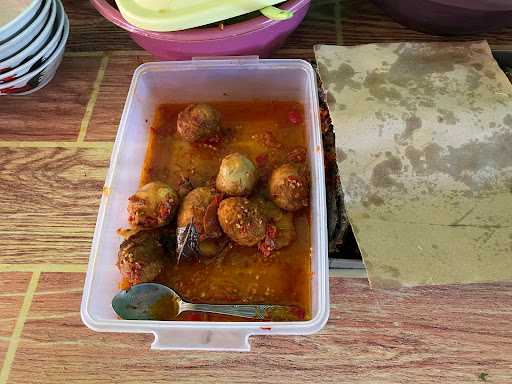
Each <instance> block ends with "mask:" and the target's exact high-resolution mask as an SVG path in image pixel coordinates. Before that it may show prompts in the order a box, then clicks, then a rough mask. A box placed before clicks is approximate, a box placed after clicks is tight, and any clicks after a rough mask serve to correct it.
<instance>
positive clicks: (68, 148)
mask: <svg viewBox="0 0 512 384" xmlns="http://www.w3.org/2000/svg"><path fill="white" fill-rule="evenodd" d="M64 3H65V7H66V10H67V12H68V14H69V16H70V19H71V36H70V39H69V42H68V50H67V53H66V55H65V58H64V61H63V63H62V66H61V67H60V69H59V72H58V75H57V76H56V78H55V79H54V80H53V82H52V83H51V84H50V85H49V86H48V87H46V88H45V89H44V90H42V91H40V92H38V93H36V94H34V95H32V96H28V97H23V98H12V97H2V98H1V99H0V117H1V119H0V156H1V161H0V191H1V198H0V215H1V217H2V220H1V221H0V244H1V247H0V314H1V316H0V368H1V371H0V383H2V384H3V383H12V384H14V383H18V384H28V383H98V382H107V383H110V382H112V383H117V382H119V383H144V382H148V383H164V382H186V383H202V382H205V383H231V382H232V383H248V382H251V383H252V382H268V383H284V382H288V383H300V382H307V383H357V382H359V383H434V382H435V383H438V382H442V383H476V382H482V381H485V380H486V381H487V382H489V383H512V283H509V284H480V285H467V286H442V287H434V288H415V289H402V290H399V291H391V292H385V291H372V290H370V289H369V287H368V283H367V281H366V280H365V279H364V278H348V277H343V276H341V277H340V274H339V273H335V272H333V273H332V274H331V279H330V283H331V284H330V285H331V317H330V320H329V322H328V324H327V326H326V327H325V329H323V330H322V331H321V332H319V333H318V334H315V335H312V336H308V337H256V338H254V339H253V340H252V352H250V353H206V352H151V351H149V344H150V342H151V341H152V336H150V335H132V334H107V333H95V332H92V331H90V330H89V329H87V328H86V327H85V326H84V325H83V324H82V322H81V320H80V315H79V308H80V299H81V292H82V286H83V281H84V272H85V270H86V263H87V260H88V256H89V249H90V245H91V238H92V234H93V230H94V225H95V220H96V214H97V209H98V203H99V199H100V194H101V191H102V186H103V182H104V178H105V174H106V170H107V167H108V165H109V157H110V152H111V149H112V142H113V140H114V135H115V132H116V129H117V125H118V122H119V117H120V114H121V110H122V107H123V104H124V99H125V96H126V93H127V89H128V85H129V82H130V79H131V76H132V72H133V70H134V69H135V68H136V67H137V65H139V64H140V63H142V62H145V61H150V60H152V58H151V56H150V55H148V54H146V53H144V52H143V51H141V50H140V49H139V48H138V47H137V46H136V45H135V44H134V43H133V42H132V41H131V40H130V39H129V38H128V36H127V34H126V33H125V32H124V31H122V30H119V29H117V28H115V27H114V26H112V25H111V24H109V23H108V22H107V21H105V20H104V19H103V18H102V17H101V16H99V14H97V13H96V11H95V10H94V9H92V7H91V6H90V5H89V2H88V1H85V0H80V1H79V0H74V1H72V0H67V1H64ZM477 38H478V39H480V38H482V36H481V37H471V36H470V37H465V38H464V39H477ZM483 38H487V39H488V41H489V43H490V44H491V45H492V47H493V48H497V49H511V50H512V29H508V30H503V31H501V32H500V33H492V34H488V35H485V36H483ZM439 39H440V38H438V37H433V36H429V35H425V34H421V33H418V32H414V31H411V30H409V29H406V28H404V27H402V26H400V25H399V24H397V23H395V22H394V21H392V20H391V19H389V18H388V17H387V16H385V15H384V14H383V13H382V12H381V11H380V10H379V9H377V8H376V7H375V6H374V5H373V4H372V3H371V2H369V1H368V0H352V1H350V0H346V1H335V0H324V1H320V0H319V1H314V2H313V5H312V9H311V11H310V13H309V14H308V16H307V18H306V19H305V21H304V22H303V24H302V25H301V26H300V27H299V29H298V30H297V31H296V32H295V33H294V34H293V35H292V36H291V37H290V38H289V40H288V42H287V43H286V45H285V46H284V47H283V48H282V49H280V50H279V51H278V52H276V55H275V56H276V57H301V58H307V59H309V58H312V56H313V52H312V45H313V44H315V43H330V44H336V43H337V44H360V43H370V42H377V41H380V42H385V41H387V42H389V41H401V40H409V41H410V40H439Z"/></svg>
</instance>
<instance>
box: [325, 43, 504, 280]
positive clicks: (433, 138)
mask: <svg viewBox="0 0 512 384" xmlns="http://www.w3.org/2000/svg"><path fill="white" fill-rule="evenodd" d="M315 55H316V59H317V63H318V67H319V72H320V77H321V79H322V83H323V87H324V89H325V91H326V92H327V100H328V104H329V110H330V114H331V118H332V120H333V124H334V127H335V134H336V152H337V161H338V166H339V168H340V174H341V179H342V181H341V183H342V187H343V189H344V192H345V203H346V208H347V213H348V217H349V220H350V222H351V224H352V226H353V228H354V232H355V235H356V238H357V241H358V244H359V247H360V249H361V253H362V254H363V260H364V262H365V264H366V267H367V271H368V276H369V279H370V283H371V285H372V286H373V287H384V288H385V287H399V286H414V285H428V284H449V283H472V282H488V281H503V280H512V86H511V84H510V82H509V81H508V79H507V78H506V76H505V75H504V73H503V72H502V71H501V70H500V68H499V67H498V65H497V63H496V62H495V60H494V59H493V57H492V55H491V52H490V49H489V46H488V45H487V43H486V42H469V43H397V44H370V45H363V46H355V47H339V46H326V45H320V46H316V47H315Z"/></svg>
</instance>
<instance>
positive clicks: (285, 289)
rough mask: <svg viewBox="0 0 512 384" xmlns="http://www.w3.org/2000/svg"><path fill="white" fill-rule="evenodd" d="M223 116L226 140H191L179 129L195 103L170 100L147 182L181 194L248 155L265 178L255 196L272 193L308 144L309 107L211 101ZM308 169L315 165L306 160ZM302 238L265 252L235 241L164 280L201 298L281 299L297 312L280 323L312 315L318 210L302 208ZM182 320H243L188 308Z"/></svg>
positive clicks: (162, 112) (172, 270)
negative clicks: (275, 175)
mask: <svg viewBox="0 0 512 384" xmlns="http://www.w3.org/2000/svg"><path fill="white" fill-rule="evenodd" d="M210 104H211V105H212V106H214V107H215V108H217V109H218V110H219V111H220V112H221V114H222V126H223V130H224V135H223V139H222V140H221V142H218V143H213V145H211V144H190V143H188V142H186V141H184V140H182V139H181V138H180V137H179V135H177V133H176V121H177V115H178V113H179V112H180V111H182V110H183V109H185V107H186V106H187V104H163V105H160V106H159V107H158V109H157V112H156V116H155V119H154V121H153V125H152V128H151V133H150V140H149V145H148V149H147V153H146V159H145V164H144V168H143V171H142V175H141V185H143V184H146V183H148V182H151V181H163V182H166V183H168V184H169V185H171V186H172V187H173V188H174V189H175V190H177V191H179V190H180V188H183V186H184V185H186V184H188V185H189V187H190V184H191V186H192V187H194V188H196V187H200V186H204V185H207V184H208V183H211V182H212V180H215V177H216V175H217V172H218V169H219V166H220V162H221V160H222V158H223V157H224V156H226V155H227V154H229V153H233V152H240V153H243V154H245V155H246V156H248V157H249V158H250V159H251V160H252V161H253V162H254V163H255V164H256V166H257V167H258V171H259V173H260V182H259V185H258V188H257V190H256V192H254V193H253V194H252V195H251V198H254V197H258V196H263V197H264V196H266V195H267V188H266V186H267V180H268V177H269V175H270V173H271V171H272V170H273V169H274V168H275V167H277V166H279V165H281V164H283V163H285V162H286V161H287V160H288V159H289V157H290V156H292V157H293V156H296V155H297V153H301V150H302V153H303V152H304V149H305V148H306V145H307V142H306V138H305V126H304V124H303V118H302V116H303V106H302V105H301V104H299V103H295V102H271V101H270V102H269V101H258V102H218V103H210ZM305 166H306V167H307V166H308V165H307V163H306V164H305ZM294 222H295V227H296V228H295V229H296V234H297V236H296V239H295V241H294V242H293V243H292V244H291V245H289V246H288V247H285V248H283V249H281V250H277V251H274V252H273V254H272V255H271V256H270V257H264V256H263V255H262V254H261V253H259V252H258V250H257V248H256V247H251V248H248V247H240V246H230V247H227V248H225V249H224V250H223V251H222V253H221V254H220V255H216V256H212V257H205V256H201V257H200V258H194V259H185V260H184V259H182V260H180V262H179V263H178V264H176V262H175V261H174V262H170V263H169V264H168V266H167V268H166V270H165V271H164V273H163V274H162V275H161V276H160V277H159V278H158V280H159V282H161V283H163V284H165V285H167V286H169V287H171V288H172V289H174V290H175V291H176V292H178V294H180V295H181V296H182V298H183V299H184V300H186V301H189V302H193V303H210V304H227V303H240V304H242V303H247V304H280V305H291V306H293V307H294V308H295V309H296V310H295V309H294V310H293V313H290V315H289V316H288V315H286V316H283V318H282V319H280V320H303V319H310V318H311V294H310V292H311V230H310V211H309V208H305V209H303V210H301V211H298V212H295V213H294ZM178 319H179V320H205V321H236V320H244V321H247V319H236V318H233V317H230V316H220V315H211V314H198V313H197V314H194V313H184V314H182V315H180V316H179V318H178Z"/></svg>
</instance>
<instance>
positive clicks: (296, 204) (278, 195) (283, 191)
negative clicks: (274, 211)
mask: <svg viewBox="0 0 512 384" xmlns="http://www.w3.org/2000/svg"><path fill="white" fill-rule="evenodd" d="M269 189H270V196H271V197H272V200H273V201H274V203H275V204H276V205H277V206H278V207H279V208H282V209H284V210H286V211H297V210H299V209H301V208H303V207H307V206H308V205H309V181H308V178H307V176H306V173H305V172H304V169H303V168H302V167H301V166H300V165H298V164H290V163H287V164H284V165H282V166H280V167H279V168H276V169H275V170H274V171H273V172H272V176H271V177H270V183H269Z"/></svg>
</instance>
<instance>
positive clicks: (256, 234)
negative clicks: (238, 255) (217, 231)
mask: <svg viewBox="0 0 512 384" xmlns="http://www.w3.org/2000/svg"><path fill="white" fill-rule="evenodd" d="M218 215H219V222H220V225H221V227H222V230H223V231H224V233H225V234H226V235H228V237H229V238H230V239H231V240H233V241H234V242H235V243H237V244H239V245H242V246H245V247H252V246H254V245H256V244H258V243H259V242H260V241H261V240H263V238H264V237H265V232H266V228H267V219H266V218H265V216H264V215H263V214H262V213H261V211H260V209H259V208H258V206H257V205H256V204H254V203H252V202H251V201H249V200H248V199H246V198H245V197H230V198H228V199H226V200H223V201H222V202H221V203H220V205H219V210H218Z"/></svg>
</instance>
